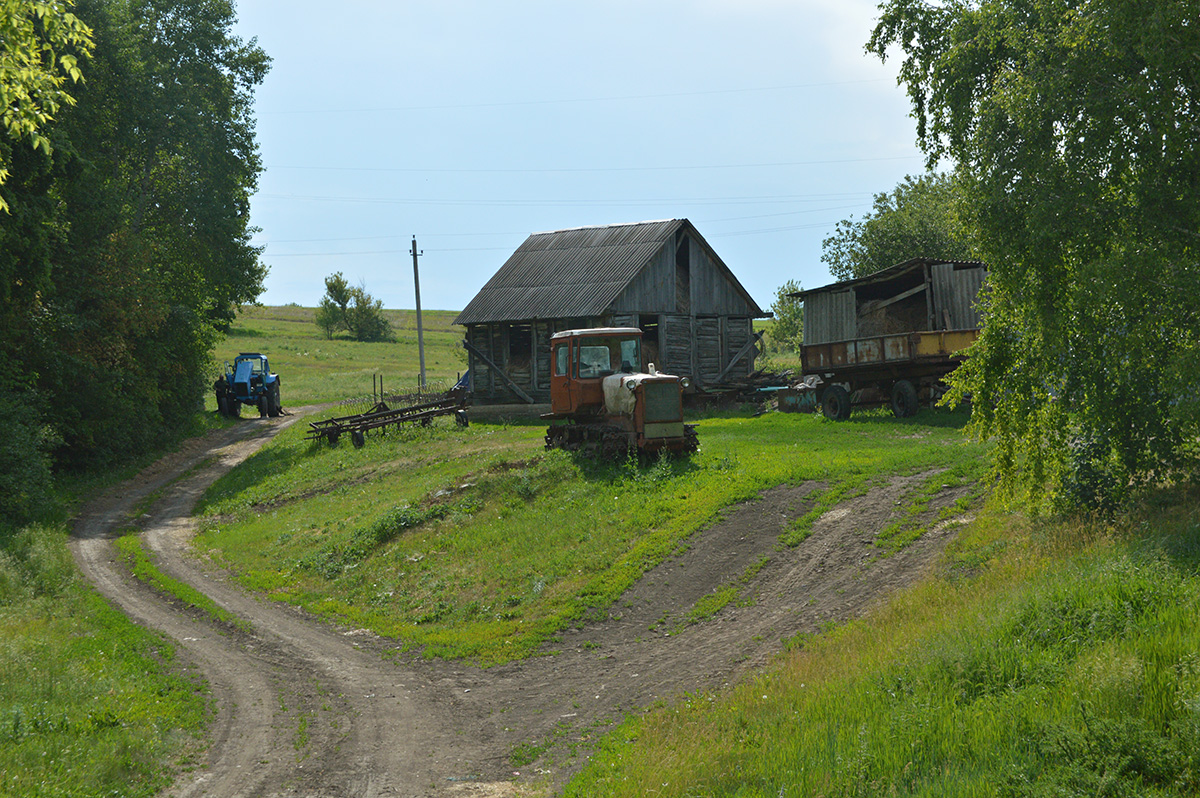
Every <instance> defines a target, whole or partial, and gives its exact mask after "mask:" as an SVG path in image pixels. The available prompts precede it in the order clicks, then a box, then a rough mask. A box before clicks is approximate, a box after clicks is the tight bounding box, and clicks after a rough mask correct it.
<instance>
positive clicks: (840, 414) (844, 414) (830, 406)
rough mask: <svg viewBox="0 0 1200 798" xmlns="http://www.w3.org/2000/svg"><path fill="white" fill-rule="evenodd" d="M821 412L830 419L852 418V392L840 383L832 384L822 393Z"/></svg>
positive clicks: (842, 419) (843, 419)
mask: <svg viewBox="0 0 1200 798" xmlns="http://www.w3.org/2000/svg"><path fill="white" fill-rule="evenodd" d="M821 412H822V413H824V414H825V418H827V419H829V420H830V421H845V420H846V419H848V418H850V392H849V391H847V390H846V389H845V388H843V387H842V386H840V385H830V386H829V387H828V388H826V389H825V393H823V394H822V395H821Z"/></svg>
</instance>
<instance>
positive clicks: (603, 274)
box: [454, 219, 761, 324]
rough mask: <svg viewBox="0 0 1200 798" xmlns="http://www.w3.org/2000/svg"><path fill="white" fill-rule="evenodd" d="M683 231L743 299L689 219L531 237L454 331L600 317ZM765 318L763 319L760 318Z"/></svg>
mask: <svg viewBox="0 0 1200 798" xmlns="http://www.w3.org/2000/svg"><path fill="white" fill-rule="evenodd" d="M680 229H686V230H687V231H688V232H689V233H690V234H691V235H692V236H693V237H694V239H695V240H696V241H697V242H699V243H700V244H701V245H703V246H704V247H705V249H707V250H708V252H709V254H710V255H711V257H712V259H713V262H714V263H716V264H717V266H718V268H720V269H723V270H724V272H725V274H726V276H727V278H728V279H729V280H730V281H731V282H732V283H733V284H734V285H735V286H736V287H737V290H738V291H739V292H740V293H741V294H742V295H743V296H744V297H745V299H746V301H747V303H748V304H749V306H750V307H752V308H754V309H756V310H757V308H758V306H757V305H756V304H755V303H754V300H753V299H751V298H750V295H749V294H747V293H746V291H745V289H744V288H742V286H741V284H740V283H738V281H737V278H736V277H734V276H733V273H732V272H730V271H729V267H727V266H725V264H724V263H723V262H722V261H721V259H720V258H718V257H717V255H716V253H715V252H713V251H712V248H711V247H709V246H708V243H707V242H706V241H704V239H703V237H701V235H700V233H699V232H697V231H696V228H695V227H693V226H692V223H691V222H689V221H688V220H687V219H665V220H661V221H654V222H636V223H634V224H613V225H603V226H598V227H575V228H571V229H568V230H554V231H551V232H546V233H534V234H533V235H531V236H529V238H527V239H525V242H524V243H523V244H521V246H519V247H517V250H516V251H515V252H513V254H512V255H511V256H509V258H508V260H507V261H505V263H504V265H503V266H501V267H500V270H499V271H497V272H496V273H495V274H494V275H492V278H491V279H490V280H488V281H487V283H486V284H485V285H484V286H483V288H482V289H480V291H479V293H478V294H476V295H475V298H474V299H472V300H471V301H470V302H469V303H468V304H467V306H466V307H465V308H464V309H463V311H462V312H461V313H459V314H458V317H457V318H455V320H454V323H455V324H486V323H491V322H503V321H518V320H525V319H566V318H580V317H588V316H601V315H603V314H604V313H605V312H607V311H608V310H609V308H610V307H611V306H612V305H613V303H614V302H615V301H616V300H617V298H618V297H619V296H620V295H621V293H622V292H623V291H624V290H625V289H626V288H627V287H628V286H629V284H630V282H632V280H633V279H634V278H635V277H636V276H637V275H638V274H639V273H640V272H641V271H642V270H643V269H644V268H646V266H647V265H649V264H650V263H651V262H652V261H653V260H654V258H655V257H656V256H657V255H658V253H659V252H660V251H661V250H662V248H663V247H664V246H666V244H667V243H668V242H674V240H675V234H676V233H677V232H678V231H679V230H680ZM758 313H759V315H761V311H758Z"/></svg>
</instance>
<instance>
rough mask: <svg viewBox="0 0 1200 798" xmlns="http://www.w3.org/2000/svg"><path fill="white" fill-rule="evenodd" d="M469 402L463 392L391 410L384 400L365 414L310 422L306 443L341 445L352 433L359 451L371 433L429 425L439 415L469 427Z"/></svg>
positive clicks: (430, 397) (428, 396)
mask: <svg viewBox="0 0 1200 798" xmlns="http://www.w3.org/2000/svg"><path fill="white" fill-rule="evenodd" d="M401 398H402V399H405V398H408V399H411V397H401ZM393 401H395V400H394V399H393ZM467 403H468V402H467V393H466V391H463V390H452V391H448V392H447V393H445V394H442V395H440V396H438V395H436V394H421V395H419V396H418V397H417V399H416V403H415V404H411V405H407V406H405V407H397V408H391V407H389V406H388V405H387V403H386V402H383V401H380V402H377V403H376V404H375V406H374V407H372V408H371V409H370V410H368V411H367V412H365V413H358V414H356V415H353V416H340V417H337V418H327V419H324V420H322V421H310V422H309V424H308V426H309V431H308V435H307V436H306V440H310V441H317V440H321V439H324V440H325V441H327V442H328V443H329V445H330V446H337V444H338V439H339V438H341V437H342V435H344V434H349V435H350V440H351V441H352V442H353V443H354V446H355V448H359V447H361V446H362V445H363V444H364V443H366V440H367V433H368V432H369V431H371V430H379V429H386V428H388V427H398V426H400V425H401V424H413V423H419V424H423V425H428V424H429V423H430V422H431V421H433V419H435V418H437V417H438V416H449V415H453V416H454V420H455V421H456V422H457V423H458V425H459V426H460V427H465V426H468V425H469V424H470V420H469V419H468V418H467Z"/></svg>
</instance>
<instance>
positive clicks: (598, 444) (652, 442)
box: [542, 327, 699, 459]
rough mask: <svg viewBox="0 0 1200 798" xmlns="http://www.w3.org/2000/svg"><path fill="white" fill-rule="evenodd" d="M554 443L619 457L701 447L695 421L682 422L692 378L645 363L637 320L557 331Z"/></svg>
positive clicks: (553, 342) (549, 441) (550, 445)
mask: <svg viewBox="0 0 1200 798" xmlns="http://www.w3.org/2000/svg"><path fill="white" fill-rule="evenodd" d="M550 362H551V372H550V410H551V412H550V413H548V414H546V415H544V416H542V418H545V419H549V420H550V428H549V429H547V430H546V448H547V449H566V450H568V451H585V452H592V453H595V454H598V455H600V456H601V457H606V458H611V459H617V458H621V457H624V456H625V455H626V454H627V453H628V452H631V451H636V452H639V453H647V454H649V453H655V452H664V451H667V452H689V453H690V452H694V451H696V449H697V447H698V446H699V440H698V438H697V437H696V427H695V426H694V425H692V424H684V423H683V389H684V388H686V387H687V386H688V380H687V378H686V377H682V378H681V377H676V376H673V375H670V374H659V373H657V372H656V371H655V370H654V364H653V363H650V364H647V366H646V370H645V371H643V370H642V331H641V330H639V329H637V328H636V327H598V328H595V329H590V330H564V331H563V332H560V333H555V334H554V335H553V336H551V338H550Z"/></svg>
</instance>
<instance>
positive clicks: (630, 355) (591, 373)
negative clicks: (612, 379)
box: [576, 336, 642, 379]
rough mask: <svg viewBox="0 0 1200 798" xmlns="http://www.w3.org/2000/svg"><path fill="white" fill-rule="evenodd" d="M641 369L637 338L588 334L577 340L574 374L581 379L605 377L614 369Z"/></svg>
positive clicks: (628, 371)
mask: <svg viewBox="0 0 1200 798" xmlns="http://www.w3.org/2000/svg"><path fill="white" fill-rule="evenodd" d="M641 370H642V352H641V341H640V340H639V339H637V338H606V337H601V336H595V337H592V336H588V337H586V338H582V339H581V340H580V342H579V362H578V372H577V374H576V376H578V377H580V378H581V379H589V378H593V377H606V376H608V375H609V374H612V373H613V372H616V371H623V372H626V373H630V374H632V373H634V372H637V371H641Z"/></svg>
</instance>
